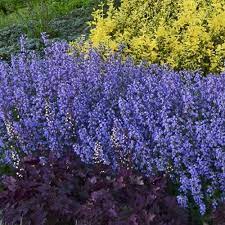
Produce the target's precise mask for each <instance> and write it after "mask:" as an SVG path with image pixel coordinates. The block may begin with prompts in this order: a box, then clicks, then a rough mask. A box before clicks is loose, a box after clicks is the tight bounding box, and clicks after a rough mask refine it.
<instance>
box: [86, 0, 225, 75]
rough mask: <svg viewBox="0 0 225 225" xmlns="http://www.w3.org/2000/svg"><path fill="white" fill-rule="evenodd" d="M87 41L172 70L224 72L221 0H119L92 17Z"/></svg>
mask: <svg viewBox="0 0 225 225" xmlns="http://www.w3.org/2000/svg"><path fill="white" fill-rule="evenodd" d="M93 16H94V20H93V21H92V22H91V25H92V27H93V29H92V30H91V34H90V41H91V42H92V44H93V46H94V47H99V46H100V45H104V46H105V47H106V49H111V50H113V51H114V50H117V49H118V48H119V46H120V45H121V44H123V45H124V55H125V56H126V55H127V54H131V55H132V56H133V58H134V59H135V60H140V59H144V60H147V61H149V62H150V63H159V64H168V65H170V66H172V67H173V68H175V69H180V68H185V69H193V70H196V69H202V70H203V71H204V72H209V71H210V72H219V71H223V70H224V68H225V67H224V59H225V20H224V18H225V1H224V0H188V1H186V0H122V2H121V6H120V7H119V8H118V7H114V6H113V1H108V11H107V12H105V8H104V7H102V8H100V9H98V10H96V11H95V12H94V13H93Z"/></svg>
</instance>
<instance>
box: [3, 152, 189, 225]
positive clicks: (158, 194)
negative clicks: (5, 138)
mask: <svg viewBox="0 0 225 225" xmlns="http://www.w3.org/2000/svg"><path fill="white" fill-rule="evenodd" d="M3 183H4V185H5V189H4V191H3V192H2V193H0V208H1V210H3V220H4V222H5V224H12V225H14V224H19V223H20V221H22V224H23V225H28V224H32V225H44V224H49V225H56V224H89V225H96V224H98V225H106V224H110V225H128V224H129V225H143V224H145V225H151V224H152V225H153V224H156V225H157V224H165V223H166V224H171V225H180V224H184V225H185V224H187V214H186V212H185V211H184V210H183V209H180V208H179V207H178V205H177V203H176V199H175V198H174V197H171V196H169V195H168V194H167V193H166V178H165V177H152V178H145V177H143V176H141V175H139V174H137V173H135V172H134V171H131V170H127V169H125V168H121V169H120V170H118V171H117V173H116V174H115V173H114V172H113V171H112V170H111V169H110V168H109V167H106V166H104V165H99V164H98V165H97V166H88V165H84V164H83V163H81V161H80V160H79V159H78V158H77V157H75V156H74V154H72V155H70V154H69V153H68V154H66V156H63V157H60V158H58V157H56V156H55V155H53V154H51V155H49V156H48V157H42V158H41V159H40V158H39V157H26V158H24V159H23V160H22V161H21V163H20V165H19V167H18V169H17V175H16V176H15V177H12V176H9V177H5V179H4V181H3Z"/></svg>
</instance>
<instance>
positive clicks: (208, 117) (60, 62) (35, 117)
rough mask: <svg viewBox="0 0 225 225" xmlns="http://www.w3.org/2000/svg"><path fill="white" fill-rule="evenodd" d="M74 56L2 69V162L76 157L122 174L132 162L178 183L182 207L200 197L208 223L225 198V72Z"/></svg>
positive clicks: (18, 61) (49, 56)
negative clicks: (39, 154) (42, 155)
mask: <svg viewBox="0 0 225 225" xmlns="http://www.w3.org/2000/svg"><path fill="white" fill-rule="evenodd" d="M68 48H69V47H68V46H67V44H66V43H61V42H60V43H59V42H58V43H57V42H56V43H53V44H52V45H51V46H50V47H48V48H46V49H45V54H44V56H43V57H39V56H38V55H37V54H35V53H29V54H28V53H26V52H25V53H21V54H20V55H18V56H14V57H13V58H12V60H11V62H10V63H6V62H0V125H1V126H0V128H1V129H0V132H1V140H0V149H1V154H2V157H1V161H6V162H10V161H12V156H13V158H15V157H20V155H26V154H28V153H30V152H32V151H42V150H43V149H49V151H54V152H57V154H59V155H60V154H61V153H62V152H63V151H65V150H67V149H73V150H74V152H75V153H76V154H78V155H79V156H80V157H81V159H82V160H83V161H85V162H87V163H94V162H96V160H97V161H98V162H103V163H105V164H109V165H112V167H113V168H115V169H116V168H117V165H118V160H119V159H120V160H121V159H122V160H123V162H124V163H125V164H126V165H131V166H132V167H134V168H136V169H138V170H139V171H141V172H142V173H144V174H147V175H152V174H157V173H159V172H164V173H167V174H169V175H170V176H171V178H172V180H173V181H174V182H176V183H177V184H178V185H179V196H178V197H177V198H178V200H179V202H180V203H181V204H182V205H184V206H186V205H187V204H188V200H189V199H190V198H192V199H193V200H194V201H195V203H196V204H197V205H198V206H199V209H200V212H201V213H202V214H204V213H205V212H206V211H207V207H208V206H209V207H213V206H215V205H216V204H217V202H218V200H221V199H223V198H224V194H225V86H224V84H225V74H224V73H222V74H220V76H215V75H212V74H210V75H208V76H207V77H203V76H201V74H199V73H196V72H195V73H194V72H189V71H180V72H176V71H173V70H171V69H168V68H166V67H159V66H157V65H151V66H147V65H145V64H144V63H142V64H139V65H134V64H133V62H132V60H129V59H128V60H127V61H126V62H123V63H121V60H120V56H119V54H118V55H113V56H111V57H110V58H108V59H107V60H102V58H101V56H100V55H98V54H97V53H96V52H95V51H92V50H90V53H89V55H88V56H87V55H82V54H78V53H76V52H75V53H74V55H68V54H67V52H68ZM24 51H25V50H24ZM12 153H13V154H12Z"/></svg>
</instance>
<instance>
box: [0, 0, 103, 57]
mask: <svg viewBox="0 0 225 225" xmlns="http://www.w3.org/2000/svg"><path fill="white" fill-rule="evenodd" d="M58 1H59V0H58ZM67 1H68V2H69V1H70V2H71V4H72V1H71V0H67ZM82 1H83V0H82ZM65 2H66V1H65ZM73 2H75V1H73ZM76 2H78V1H77V0H76ZM80 2H81V1H80ZM83 2H84V1H83ZM85 2H86V3H87V2H88V1H85ZM86 3H85V4H86ZM98 3H99V0H91V1H90V3H89V4H88V5H87V6H85V7H77V8H75V9H74V10H72V11H70V12H69V13H67V14H66V15H63V13H62V11H61V13H62V16H56V17H55V18H53V19H50V20H48V22H46V21H43V23H41V22H39V26H38V20H37V17H36V19H30V20H28V18H27V22H26V20H25V19H24V22H21V23H20V24H15V25H11V26H6V27H3V28H0V58H2V59H6V60H8V59H10V55H11V54H14V53H16V52H18V51H19V49H20V48H19V38H20V36H21V35H22V34H24V33H25V34H27V35H28V37H29V38H28V41H27V48H28V49H32V50H34V49H36V50H39V49H41V47H42V44H41V42H40V38H39V36H40V32H42V31H46V32H47V33H48V35H50V36H49V38H50V39H51V40H56V39H63V40H67V41H72V40H74V39H77V38H78V37H79V36H80V35H87V33H88V32H89V27H88V25H87V22H88V21H90V20H91V18H92V17H91V12H92V10H93V7H94V6H97V5H98ZM74 4H75V3H74ZM64 12H65V11H64ZM58 15H60V12H59V14H58ZM34 18H35V17H34ZM45 23H46V24H45ZM35 27H36V28H35ZM34 28H35V29H34Z"/></svg>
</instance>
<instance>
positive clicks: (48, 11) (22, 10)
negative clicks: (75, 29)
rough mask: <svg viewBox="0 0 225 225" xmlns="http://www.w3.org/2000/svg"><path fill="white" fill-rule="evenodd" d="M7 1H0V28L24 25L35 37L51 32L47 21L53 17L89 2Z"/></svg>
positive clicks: (73, 0) (69, 0)
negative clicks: (41, 33)
mask: <svg viewBox="0 0 225 225" xmlns="http://www.w3.org/2000/svg"><path fill="white" fill-rule="evenodd" d="M7 1H8V0H3V3H0V28H4V27H6V26H11V25H15V24H16V25H18V24H19V25H24V26H25V27H26V29H27V32H28V33H29V35H31V36H35V37H37V36H39V34H40V32H43V31H49V32H50V33H51V30H50V26H49V22H50V21H51V20H52V19H53V18H56V17H59V16H63V15H65V14H67V13H69V12H70V11H72V10H74V9H76V8H79V7H87V6H89V5H90V4H91V0H26V1H24V0H19V1H17V3H15V4H14V2H15V1H16V0H9V4H7V3H6V2H7ZM10 3H11V4H10ZM11 6H12V7H11Z"/></svg>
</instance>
